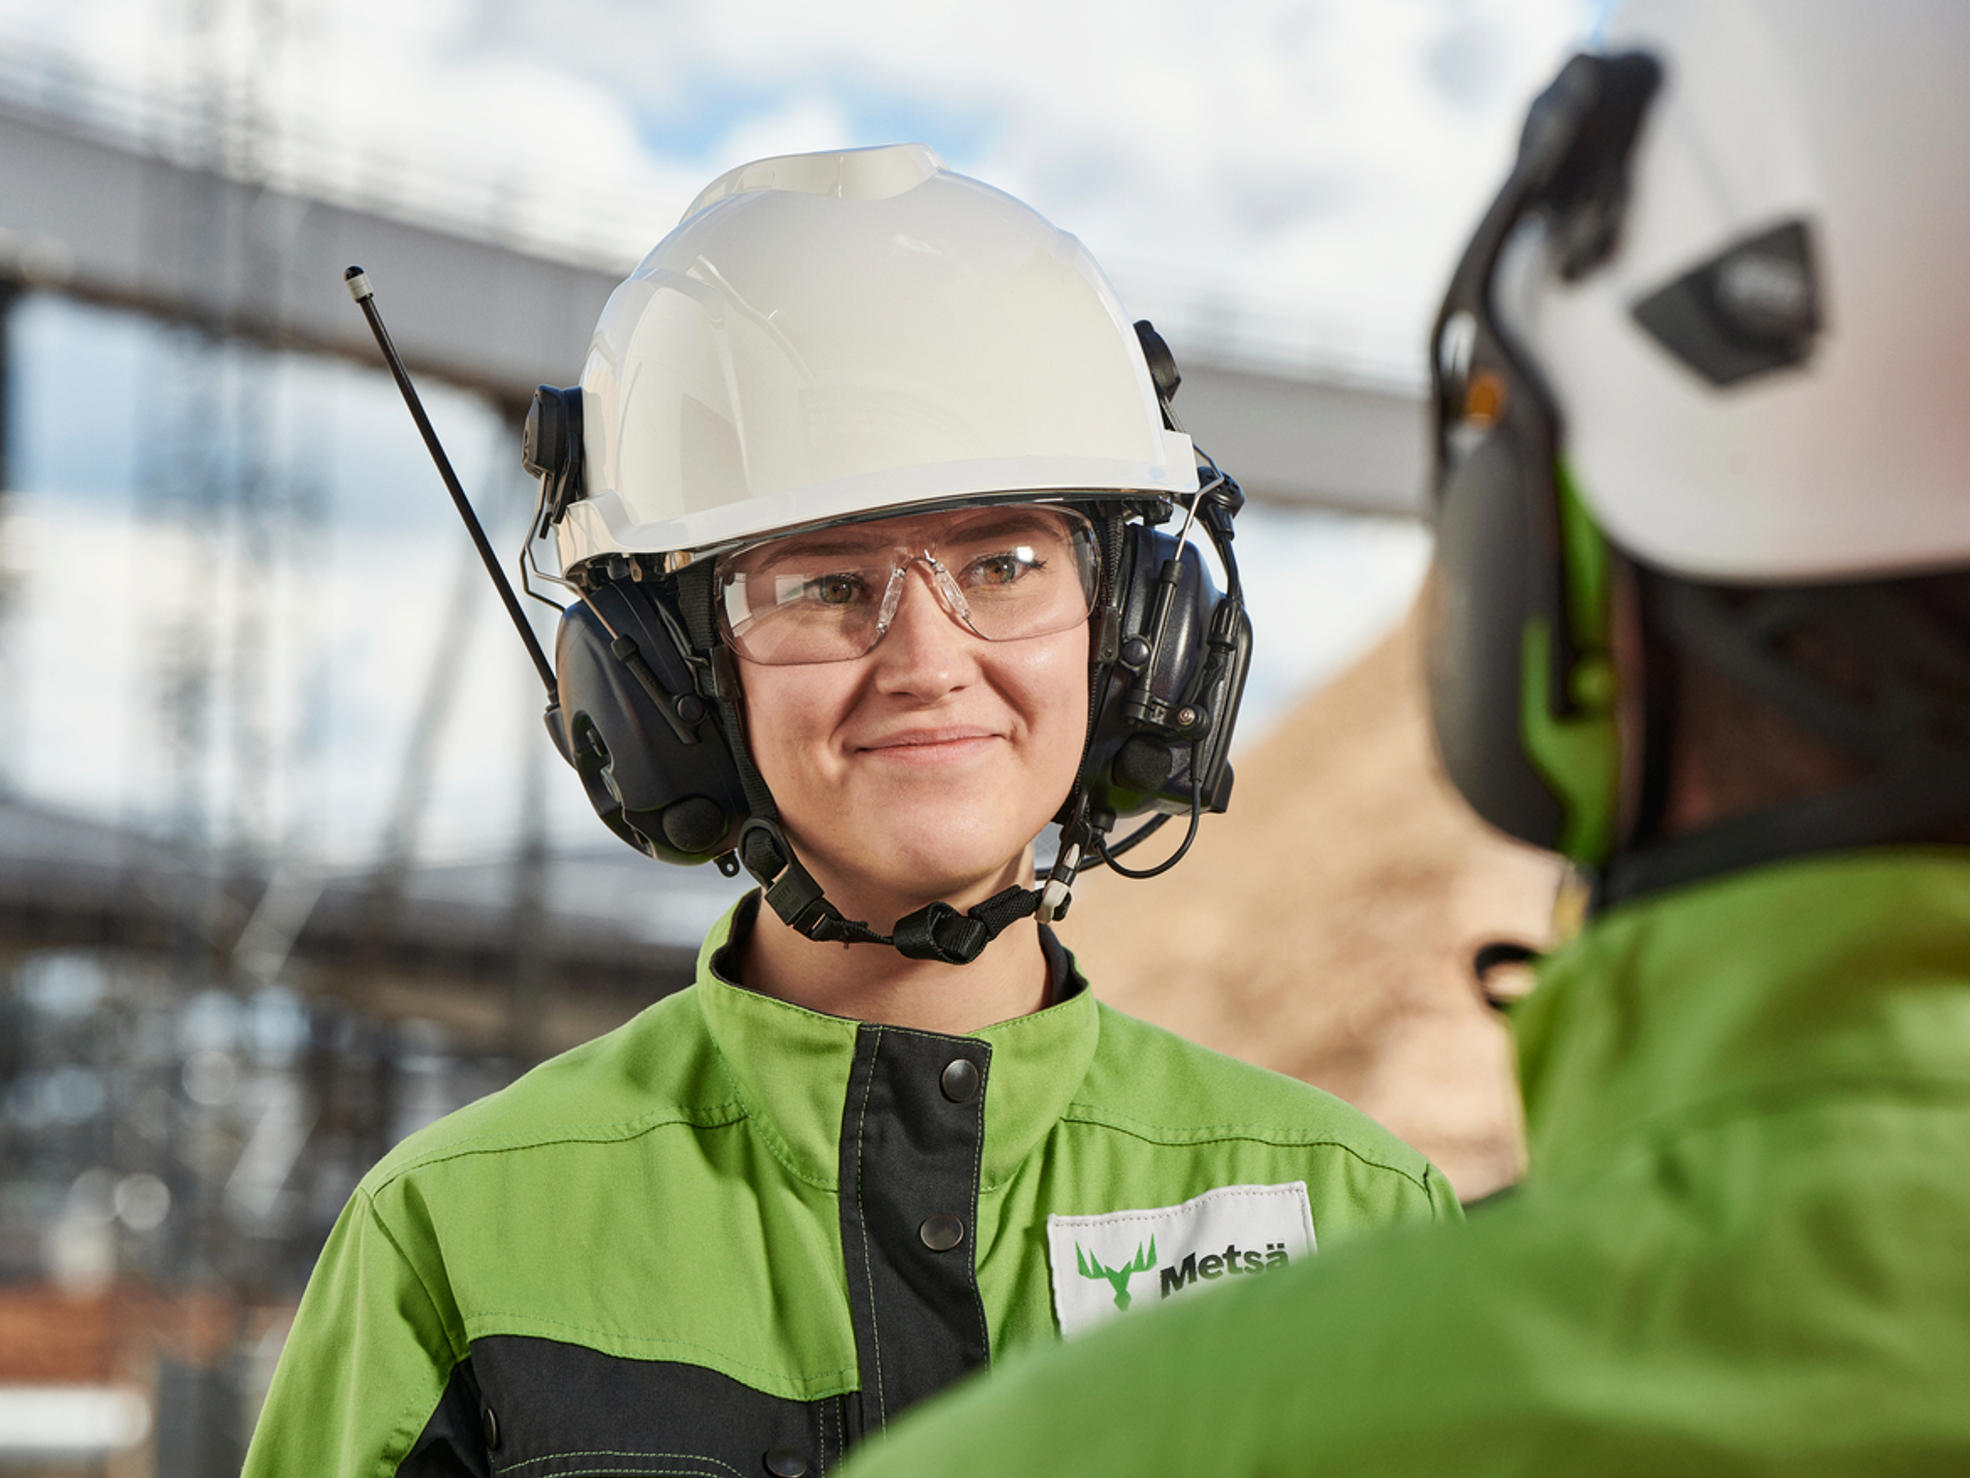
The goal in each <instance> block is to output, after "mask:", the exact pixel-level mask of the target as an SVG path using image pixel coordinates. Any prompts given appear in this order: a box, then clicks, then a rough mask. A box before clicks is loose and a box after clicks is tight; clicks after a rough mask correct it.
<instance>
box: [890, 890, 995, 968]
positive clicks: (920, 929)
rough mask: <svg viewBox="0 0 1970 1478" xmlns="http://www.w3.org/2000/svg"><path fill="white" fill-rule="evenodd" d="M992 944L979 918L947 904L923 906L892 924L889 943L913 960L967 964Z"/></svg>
mask: <svg viewBox="0 0 1970 1478" xmlns="http://www.w3.org/2000/svg"><path fill="white" fill-rule="evenodd" d="M991 942H992V931H991V930H990V929H988V928H986V927H985V923H984V921H983V920H982V919H975V918H972V917H970V916H969V915H968V914H961V913H959V912H958V911H957V910H956V909H955V908H953V907H951V905H950V904H948V903H941V902H940V903H927V904H925V905H924V906H923V907H922V908H920V909H917V910H916V911H915V912H914V913H907V914H905V915H903V917H902V918H900V919H898V920H897V921H896V932H895V933H894V934H892V935H891V936H890V943H892V944H893V945H895V946H896V949H897V951H898V952H899V953H901V954H905V955H908V956H909V957H910V958H911V959H913V960H937V961H940V962H941V963H943V964H946V965H969V964H970V963H971V962H972V961H973V960H975V959H977V958H978V956H979V954H980V953H982V952H983V950H984V948H985V946H986V945H988V944H990V943H991Z"/></svg>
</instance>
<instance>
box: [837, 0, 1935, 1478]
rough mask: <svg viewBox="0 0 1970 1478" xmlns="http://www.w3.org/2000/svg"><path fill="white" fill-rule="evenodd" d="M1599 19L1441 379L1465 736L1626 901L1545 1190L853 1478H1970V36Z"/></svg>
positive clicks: (1133, 1343) (1751, 22) (1920, 24)
mask: <svg viewBox="0 0 1970 1478" xmlns="http://www.w3.org/2000/svg"><path fill="white" fill-rule="evenodd" d="M1606 35H1607V40H1606V42H1605V44H1604V49H1603V50H1601V51H1599V52H1597V53H1596V54H1593V55H1588V56H1583V57H1578V58H1575V59H1574V60H1573V61H1572V62H1570V63H1569V64H1568V65H1567V67H1566V68H1565V70H1564V71H1563V72H1562V73H1561V74H1560V76H1559V78H1558V80H1557V81H1556V82H1555V83H1554V84H1553V85H1552V87H1551V88H1550V89H1549V90H1548V91H1547V92H1545V93H1544V94H1543V95H1542V96H1541V97H1540V99H1539V100H1538V102H1537V103H1536V104H1535V105H1534V107H1533V109H1532V113H1531V117H1530V119H1529V121H1528V123H1527V126H1526V129H1525V133H1524V136H1523V140H1522V144H1521V149H1520V153H1519V157H1518V161H1517V164H1516V166H1515V168H1514V170H1513V172H1512V174H1511V177H1510V179H1509V180H1508V181H1507V183H1506V185H1505V186H1504V189H1503V192H1502V193H1501V195H1500V196H1499V198H1498V199H1497V201H1496V203H1495V204H1494V205H1493V206H1492V207H1491V209H1490V211H1489V213H1488V214H1487V215H1486V216H1485V218H1484V220H1483V222H1482V224H1481V225H1480V226H1479V227H1478V229H1477V232H1476V235H1475V237H1474V239H1473V240H1472V241H1471V243H1470V245H1469V247H1468V249H1467V251H1466V254H1465V256H1464V258H1463V260H1462V263H1461V265H1460V266H1459V268H1458V270H1457V272H1456V274H1455V276H1454V278H1453V280H1452V283H1451V287H1450V290H1449V293H1448V297H1447V300H1446V302H1445V305H1444V309H1443V312H1442V315H1441V317H1440V319H1439V322H1438V327H1437V331H1436V333H1435V336H1434V341H1433V345H1432V352H1433V371H1434V390H1435V397H1436V418H1437V434H1438V438H1439V441H1438V452H1439V459H1438V464H1437V475H1436V493H1437V519H1438V537H1439V548H1438V566H1437V571H1436V577H1435V578H1436V584H1435V587H1434V596H1433V598H1434V600H1435V602H1436V605H1435V610H1434V616H1435V622H1436V624H1435V628H1434V632H1433V637H1432V640H1433V643H1434V647H1433V651H1432V658H1431V662H1432V671H1431V673H1430V682H1431V686H1432V690H1433V691H1432V701H1433V709H1434V715H1435V723H1436V727H1437V730H1438V738H1439V747H1440V750H1441V752H1442V755H1443V758H1444V760H1445V763H1446V767H1447V768H1448V769H1449V771H1450V773H1451V775H1452V776H1453V778H1454V779H1455V780H1456V782H1457V784H1458V785H1459V787H1460V788H1461V789H1462V790H1463V791H1464V793H1465V795H1466V796H1467V797H1468V798H1469V799H1470V800H1471V801H1472V803H1473V804H1474V805H1475V806H1476V807H1477V808H1478V809H1479V810H1480V811H1481V812H1482V813H1483V814H1484V815H1485V816H1486V817H1488V818H1489V819H1490V820H1491V821H1493V822H1494V823H1496V824H1497V825H1499V826H1501V827H1502V828H1504V829H1505V830H1507V831H1509V832H1512V833H1514V834H1516V835H1518V836H1520V837H1523V838H1528V839H1531V840H1534V841H1537V842H1539V843H1542V844H1544V845H1546V846H1548V847H1551V848H1554V849H1556V850H1560V851H1563V852H1565V853H1566V854H1568V855H1569V856H1571V857H1572V858H1574V859H1575V860H1576V861H1578V862H1579V863H1581V864H1582V865H1583V866H1584V867H1586V868H1589V869H1591V872H1592V876H1593V880H1594V882H1593V892H1592V895H1591V901H1590V903H1589V914H1588V918H1587V920H1586V923H1585V926H1584V929H1583V930H1582V931H1581V932H1580V933H1579V934H1578V935H1577V937H1575V938H1574V939H1572V940H1571V942H1568V943H1566V944H1565V945H1563V946H1562V947H1560V948H1558V949H1556V950H1555V951H1554V952H1553V953H1551V954H1549V955H1548V956H1546V957H1545V958H1544V959H1543V960H1542V961H1540V962H1539V963H1538V966H1537V983H1536V985H1535V987H1534V989H1533V990H1532V991H1531V993H1530V994H1529V995H1527V996H1526V997H1525V998H1524V999H1522V1000H1521V1001H1520V1003H1519V1004H1518V1005H1517V1006H1516V1008H1515V1009H1514V1010H1513V1012H1512V1020H1513V1026H1514V1029H1515V1032H1516V1034H1517V1039H1518V1046H1519V1065H1520V1074H1521V1078H1522V1081H1523V1090H1524V1097H1525V1104H1526V1114H1527V1120H1528V1124H1529V1130H1530V1148H1531V1170H1530V1173H1529V1174H1528V1176H1527V1178H1526V1180H1525V1181H1524V1183H1523V1184H1522V1185H1521V1186H1519V1187H1518V1188H1516V1189H1514V1190H1511V1191H1508V1192H1506V1193H1503V1194H1501V1195H1499V1196H1498V1197H1496V1198H1494V1200H1492V1201H1490V1202H1487V1203H1485V1204H1483V1205H1481V1206H1479V1207H1476V1208H1473V1209H1472V1211H1471V1215H1470V1221H1469V1224H1468V1225H1467V1226H1466V1227H1464V1228H1462V1229H1460V1230H1455V1231H1447V1232H1442V1233H1420V1234H1398V1235H1396V1236H1393V1237H1390V1238H1388V1239H1385V1240H1383V1241H1381V1242H1379V1243H1377V1244H1374V1245H1360V1246H1357V1247H1355V1248H1351V1249H1349V1250H1348V1251H1347V1252H1345V1253H1342V1254H1340V1255H1337V1256H1335V1257H1333V1258H1329V1259H1323V1260H1321V1261H1320V1262H1319V1263H1317V1264H1315V1265H1313V1266H1310V1267H1308V1268H1305V1269H1301V1270H1296V1271H1295V1273H1294V1274H1293V1275H1292V1276H1291V1277H1290V1278H1284V1279H1276V1280H1268V1281H1266V1282H1263V1283H1258V1282H1254V1283H1250V1284H1247V1285H1245V1286H1243V1287H1240V1288H1236V1289H1230V1290H1226V1291H1225V1292H1223V1293H1217V1294H1213V1295H1212V1296H1211V1297H1209V1298H1207V1299H1201V1300H1198V1301H1196V1302H1193V1303H1191V1304H1189V1305H1187V1306H1186V1307H1183V1308H1173V1309H1171V1310H1170V1311H1169V1312H1168V1313H1167V1314H1166V1315H1161V1316H1159V1317H1158V1318H1156V1319H1154V1320H1146V1321H1142V1322H1140V1323H1137V1324H1134V1325H1132V1326H1130V1327H1127V1328H1122V1329H1117V1330H1113V1331H1102V1332H1099V1333H1097V1334H1095V1335H1093V1336H1091V1337H1090V1338H1089V1339H1087V1340H1086V1341H1085V1342H1081V1343H1079V1344H1077V1345H1074V1346H1070V1347H1069V1348H1067V1349H1065V1350H1062V1351H1059V1352H1056V1353H1053V1354H1050V1355H1046V1356H1043V1357H1037V1358H1034V1359H1031V1360H1029V1361H1027V1362H1026V1363H1024V1364H1023V1365H1020V1366H1018V1367H1016V1368H1013V1369H1009V1370H1006V1371H1003V1372H1001V1373H1000V1374H999V1376H998V1377H997V1379H996V1380H995V1382H994V1384H992V1385H991V1386H989V1387H973V1388H970V1389H968V1390H966V1391H964V1392H961V1393H958V1394H956V1395H955V1396H954V1397H953V1398H952V1399H951V1400H950V1401H949V1402H948V1404H939V1405H937V1406H936V1407H934V1408H933V1409H929V1410H926V1411H925V1412H924V1413H922V1414H921V1415H920V1416H917V1417H914V1418H913V1419H912V1420H911V1421H909V1422H906V1423H904V1424H903V1425H902V1426H901V1427H899V1428H898V1429H896V1430H894V1431H893V1432H892V1433H891V1434H889V1435H887V1436H885V1437H884V1438H883V1439H882V1440H881V1441H879V1442H878V1443H876V1444H875V1445H874V1446H872V1447H871V1448H870V1449H869V1450H868V1452H867V1454H866V1456H865V1457H863V1458H862V1459H861V1460H860V1461H859V1464H858V1463H851V1464H850V1467H849V1471H850V1472H851V1473H853V1474H854V1475H856V1478H890V1475H903V1474H922V1473H936V1474H939V1475H942V1478H951V1475H962V1474H988V1473H989V1474H1000V1473H1003V1474H1037V1473H1074V1474H1090V1473H1128V1474H1145V1473H1183V1474H1228V1475H1237V1474H1261V1473H1263V1474H1273V1475H1277V1474H1287V1473H1335V1474H1342V1473H1346V1474H1360V1473H1419V1474H1420V1473H1532V1472H1561V1473H1575V1472H1580V1473H1615V1472H1620V1473H1637V1474H1642V1473H1648V1474H1656V1473H1676V1474H1692V1473H1733V1474H1736V1473H1767V1472H1770V1473H1777V1472H1797V1473H1813V1474H1828V1473H1843V1474H1844V1473H1854V1474H1861V1473H1865V1474H1884V1473H1914V1472H1921V1473H1942V1472H1950V1473H1961V1472H1965V1471H1970V1400H1966V1399H1965V1390H1966V1387H1967V1386H1970V1176H1966V1175H1965V1173H1964V1167H1965V1166H1966V1165H1970V846H1967V845H1966V844H1970V414H1966V411H1965V406H1966V403H1967V402H1970V275H1966V273H1965V269H1964V263H1965V262H1966V261H1970V190H1967V189H1966V188H1965V183H1966V175H1965V172H1964V164H1963V143H1964V140H1965V139H1966V138H1970V88H1966V86H1965V80H1964V79H1965V78H1966V77H1970V8H1966V7H1964V6H1962V5H1961V4H1958V3H1956V0H1893V3H1883V4H1877V5H1870V6H1856V5H1852V4H1848V3H1846V0H1680V3H1635V4H1632V5H1629V6H1627V7H1625V8H1624V10H1623V11H1622V12H1621V13H1620V14H1619V15H1618V16H1617V17H1616V18H1615V19H1614V20H1613V21H1612V23H1611V25H1610V27H1609V29H1608V31H1607V32H1606Z"/></svg>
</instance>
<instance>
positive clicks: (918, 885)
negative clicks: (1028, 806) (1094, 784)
mask: <svg viewBox="0 0 1970 1478" xmlns="http://www.w3.org/2000/svg"><path fill="white" fill-rule="evenodd" d="M964 841H965V839H964V838H962V837H953V836H951V834H950V833H949V832H943V833H938V834H934V835H920V836H912V835H894V836H891V837H890V838H888V839H887V843H886V844H880V843H879V844H877V845H874V846H870V845H866V844H865V845H863V846H860V847H858V848H856V849H855V850H856V854H857V855H855V856H852V857H851V856H844V855H841V854H834V855H829V856H821V855H817V856H816V857H815V862H816V863H819V864H820V865H821V867H822V868H823V869H825V871H826V872H827V873H829V874H832V875H833V877H835V878H836V879H839V881H838V882H836V883H834V884H832V885H828V884H826V883H824V886H828V891H829V893H830V894H831V895H832V894H834V893H836V892H839V893H841V894H842V895H843V897H842V898H841V899H838V900H837V905H838V906H840V907H842V908H844V910H847V903H846V899H848V898H853V897H861V898H866V899H868V900H869V902H870V904H871V905H877V904H878V902H879V901H880V907H875V908H872V909H871V911H872V912H880V911H881V908H893V909H895V910H896V911H897V912H898V913H899V914H901V913H908V912H910V911H911V910H913V909H915V908H919V907H921V906H922V905H924V904H926V903H932V902H938V901H943V902H950V903H957V902H960V900H962V902H963V904H964V905H965V906H968V905H969V904H971V903H975V902H979V901H981V900H983V899H985V898H989V897H991V896H992V894H994V893H997V892H998V891H1000V890H1001V889H1003V888H1006V887H1009V886H1011V885H1012V884H1015V883H1021V884H1023V883H1025V882H1027V881H1028V879H1029V875H1030V871H1031V869H1030V864H1029V861H1028V855H1027V848H1026V846H1025V845H1024V844H1022V845H1019V846H1017V847H1013V848H1010V849H1008V848H1007V847H1006V846H1005V845H1003V844H997V845H993V844H978V845H972V846H966V845H964ZM795 846H796V847H797V848H798V846H799V842H798V840H797V839H796V841H795ZM818 875H819V874H818V873H817V876H818Z"/></svg>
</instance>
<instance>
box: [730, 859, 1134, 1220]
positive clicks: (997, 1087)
mask: <svg viewBox="0 0 1970 1478" xmlns="http://www.w3.org/2000/svg"><path fill="white" fill-rule="evenodd" d="M754 907H756V904H755V903H754V901H753V900H752V899H750V898H748V899H744V900H741V901H740V902H739V903H738V904H736V905H734V907H733V908H732V909H731V910H730V911H729V912H728V913H727V914H726V915H725V917H724V918H722V919H720V920H719V921H718V923H717V924H716V925H714V926H713V927H712V930H711V933H710V934H709V935H708V936H707V937H706V939H705V942H704V946H703V948H702V949H700V950H699V952H698V977H697V983H698V997H699V1000H700V1001H701V1002H702V1004H703V1008H704V1014H705V1023H706V1025H707V1027H708V1028H709V1029H710V1032H711V1037H712V1040H713V1042H714V1043H715V1044H716V1045H717V1048H718V1053H719V1057H720V1059H721V1060H722V1061H723V1062H724V1064H725V1068H726V1070H727V1072H729V1073H730V1074H731V1077H732V1080H733V1083H734V1085H735V1087H736V1089H737V1092H738V1096H739V1099H740V1101H741V1103H742V1104H743V1105H744V1107H745V1110H746V1113H747V1115H748V1116H749V1117H750V1118H751V1119H752V1121H753V1124H754V1126H755V1127H756V1128H757V1129H758V1130H759V1131H760V1133H761V1134H762V1135H763V1136H764V1137H765V1139H766V1141H767V1144H768V1145H769V1146H770V1147H771V1149H772V1151H773V1153H774V1155H775V1156H776V1157H777V1158H779V1159H780V1161H781V1163H782V1164H784V1165H785V1166H786V1168H787V1169H788V1170H789V1171H791V1172H792V1173H793V1174H794V1175H796V1176H798V1177H800V1178H801V1179H802V1180H805V1181H807V1182H808V1183H810V1184H812V1185H815V1186H818V1187H820V1188H821V1189H823V1190H830V1191H832V1190H834V1189H836V1185H837V1181H838V1178H839V1174H840V1165H841V1139H840V1136H841V1132H842V1110H843V1107H844V1104H845V1095H846V1093H847V1089H848V1076H849V1068H850V1067H851V1065H852V1064H853V1061H854V1057H855V1044H856V1040H857V1037H858V1034H859V1033H861V1032H862V1031H864V1030H867V1031H882V1032H901V1033H904V1034H906V1035H909V1036H913V1037H917V1038H923V1037H934V1036H936V1035H937V1034H936V1033H931V1032H916V1031H910V1030H909V1029H908V1028H904V1027H894V1026H878V1025H875V1024H872V1023H865V1022H860V1021H855V1020H852V1019H850V1018H848V1017H845V1016H829V1015H827V1014H825V1013H823V1012H820V1011H809V1010H807V1009H806V1008H805V1007H802V1006H795V1005H792V1004H790V1003H788V1002H786V1001H781V1000H777V999H775V998H774V997H772V996H767V995H762V994H760V993H759V992H757V991H752V990H747V989H746V988H745V987H744V986H742V985H739V984H737V983H736V982H734V981H733V980H731V979H728V978H727V977H726V976H725V975H723V974H721V973H720V972H719V970H718V969H716V968H714V960H715V959H716V957H717V956H718V954H719V952H720V951H721V950H723V949H724V948H725V947H726V945H727V944H728V943H730V941H731V938H732V930H733V925H734V921H735V920H736V919H737V918H738V916H739V914H740V911H741V910H748V911H749V910H750V909H752V908H754ZM851 958H852V956H851ZM1071 960H1072V957H1071V956H1069V962H1070V967H1071ZM720 963H722V964H724V963H726V962H720ZM726 968H727V969H728V970H729V968H730V966H729V964H726ZM1069 973H1070V980H1069V982H1068V985H1067V988H1066V990H1065V991H1064V992H1063V994H1064V995H1065V999H1063V1000H1061V1001H1059V1002H1058V1003H1057V1004H1055V1005H1052V1006H1049V1007H1047V1008H1046V1009H1045V1010H1043V1011H1036V1012H1034V1013H1033V1014H1032V1015H1030V1016H1020V1017H1016V1018H1014V1019H1013V1020H1011V1021H1002V1022H999V1023H998V1024H996V1025H994V1026H988V1027H984V1028H982V1029H981V1030H979V1031H975V1032H972V1033H970V1034H969V1035H970V1036H971V1037H972V1038H974V1039H976V1040H979V1041H982V1042H985V1043H988V1044H989V1045H990V1046H991V1047H992V1049H993V1051H992V1057H991V1060H990V1062H989V1064H988V1066H987V1069H986V1081H985V1097H986V1099H987V1100H988V1101H989V1103H990V1105H991V1110H990V1112H989V1113H987V1114H986V1115H985V1149H984V1161H983V1164H982V1166H981V1167H980V1177H979V1185H980V1188H981V1189H982V1190H986V1191H989V1190H992V1189H993V1188H994V1187H996V1186H998V1185H1000V1184H1002V1183H1003V1182H1005V1181H1006V1180H1008V1179H1010V1178H1011V1176H1012V1174H1013V1172H1014V1171H1015V1170H1017V1169H1018V1167H1019V1164H1020V1162H1021V1161H1023V1160H1024V1159H1025V1158H1026V1156H1027V1155H1028V1154H1029V1153H1031V1152H1032V1150H1033V1149H1034V1147H1035V1146H1037V1145H1038V1144H1039V1142H1040V1140H1041V1139H1042V1138H1043V1137H1044V1136H1045V1135H1046V1134H1047V1133H1048V1132H1049V1131H1050V1130H1051V1129H1053V1127H1054V1126H1055V1124H1056V1123H1057V1122H1058V1121H1059V1119H1060V1117H1061V1115H1062V1114H1063V1113H1064V1112H1065V1111H1066V1108H1067V1106H1068V1104H1069V1103H1070V1102H1072V1101H1073V1099H1074V1095H1075V1094H1076V1093H1077V1092H1078V1091H1079V1090H1080V1088H1081V1085H1082V1082H1083V1081H1084V1080H1085V1079H1086V1077H1087V1073H1088V1066H1089V1064H1090V1063H1091V1062H1093V1060H1094V1052H1095V1044H1096V1042H1097V1041H1098V1040H1099V1038H1100V1033H1101V1026H1100V1014H1099V1012H1098V1011H1097V1009H1096V1007H1095V1002H1094V997H1093V996H1092V995H1091V994H1090V993H1089V992H1088V990H1087V987H1086V982H1085V981H1083V980H1082V979H1081V976H1080V972H1079V971H1077V970H1072V969H1071V968H1070V972H1069ZM958 988H962V986H961V985H960V986H959V987H958ZM950 1040H952V1041H953V1042H957V1041H960V1040H962V1039H961V1038H958V1037H953V1038H951V1039H950ZM1001 1048H1003V1049H1004V1050H1000V1049H1001Z"/></svg>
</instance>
